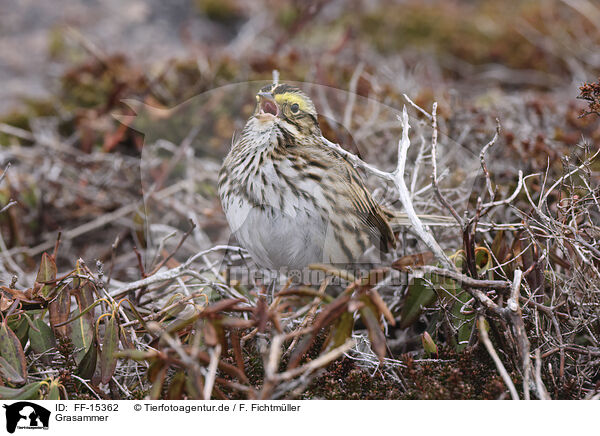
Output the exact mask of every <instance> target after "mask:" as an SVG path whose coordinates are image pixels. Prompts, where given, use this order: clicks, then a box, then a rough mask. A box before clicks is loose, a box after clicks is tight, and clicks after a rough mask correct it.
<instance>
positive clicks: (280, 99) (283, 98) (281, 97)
mask: <svg viewBox="0 0 600 436" xmlns="http://www.w3.org/2000/svg"><path fill="white" fill-rule="evenodd" d="M275 101H276V102H277V104H279V105H282V104H284V103H287V104H289V105H293V104H294V103H297V104H298V107H299V108H300V110H301V111H303V112H308V105H307V104H306V100H304V98H302V96H300V95H298V94H292V93H291V92H286V93H284V94H275Z"/></svg>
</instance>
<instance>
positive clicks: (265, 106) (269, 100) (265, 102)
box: [257, 92, 279, 116]
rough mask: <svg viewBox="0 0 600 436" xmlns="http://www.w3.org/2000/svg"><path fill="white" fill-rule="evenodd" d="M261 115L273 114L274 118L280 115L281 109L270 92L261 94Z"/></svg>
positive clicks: (259, 95)
mask: <svg viewBox="0 0 600 436" xmlns="http://www.w3.org/2000/svg"><path fill="white" fill-rule="evenodd" d="M257 95H258V97H259V103H258V104H259V113H260V114H271V115H274V116H277V115H279V108H278V107H277V103H275V98H274V97H273V94H271V93H270V92H259V93H258V94H257Z"/></svg>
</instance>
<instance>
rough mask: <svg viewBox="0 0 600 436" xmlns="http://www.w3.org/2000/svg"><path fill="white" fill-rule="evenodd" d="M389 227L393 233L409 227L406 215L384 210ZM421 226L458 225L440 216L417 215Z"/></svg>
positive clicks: (453, 220)
mask: <svg viewBox="0 0 600 436" xmlns="http://www.w3.org/2000/svg"><path fill="white" fill-rule="evenodd" d="M386 213H387V215H388V218H389V221H390V225H391V227H392V230H393V231H398V230H400V229H401V228H402V227H407V226H410V225H411V222H410V220H409V219H408V215H406V213H404V212H398V211H396V210H386ZM417 217H418V218H419V219H420V220H421V222H422V223H423V225H426V226H435V227H456V226H458V223H457V222H456V220H455V219H454V218H452V217H448V216H442V215H417Z"/></svg>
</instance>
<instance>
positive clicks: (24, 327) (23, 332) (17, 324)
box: [8, 316, 29, 348]
mask: <svg viewBox="0 0 600 436" xmlns="http://www.w3.org/2000/svg"><path fill="white" fill-rule="evenodd" d="M8 328H10V329H11V330H12V331H13V332H15V334H16V335H17V338H19V342H21V347H23V348H25V345H27V341H28V339H29V338H28V333H29V322H28V321H27V318H25V317H24V316H22V317H21V319H19V320H11V321H9V322H8Z"/></svg>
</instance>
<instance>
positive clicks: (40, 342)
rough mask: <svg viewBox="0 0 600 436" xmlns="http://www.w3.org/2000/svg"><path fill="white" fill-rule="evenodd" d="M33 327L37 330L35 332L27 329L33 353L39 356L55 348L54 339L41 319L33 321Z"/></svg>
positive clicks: (48, 327) (50, 330) (49, 329)
mask: <svg viewBox="0 0 600 436" xmlns="http://www.w3.org/2000/svg"><path fill="white" fill-rule="evenodd" d="M33 326H34V327H35V328H36V329H38V331H37V332H36V331H35V330H33V329H29V343H30V344H31V349H32V350H33V351H35V352H36V353H39V354H41V353H44V352H45V351H48V350H50V349H51V348H54V347H56V338H55V337H54V333H53V332H52V329H51V328H50V326H49V325H48V324H46V323H45V322H44V321H43V320H42V319H41V318H37V319H34V320H33Z"/></svg>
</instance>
